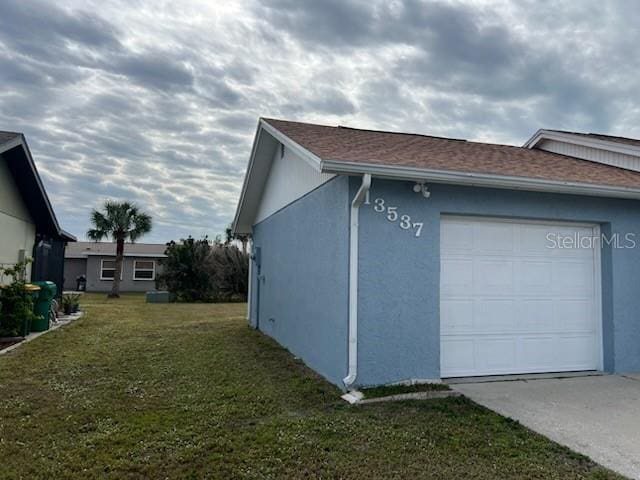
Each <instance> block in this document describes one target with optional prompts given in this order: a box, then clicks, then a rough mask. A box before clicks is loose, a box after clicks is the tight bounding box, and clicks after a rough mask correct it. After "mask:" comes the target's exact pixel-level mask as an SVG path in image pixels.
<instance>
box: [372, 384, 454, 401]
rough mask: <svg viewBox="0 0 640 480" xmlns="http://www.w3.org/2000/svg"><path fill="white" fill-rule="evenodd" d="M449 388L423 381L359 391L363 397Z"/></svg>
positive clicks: (436, 390) (440, 390)
mask: <svg viewBox="0 0 640 480" xmlns="http://www.w3.org/2000/svg"><path fill="white" fill-rule="evenodd" d="M446 390H451V389H450V388H449V386H448V385H446V384H444V383H423V384H418V385H385V386H382V387H368V388H362V389H360V391H361V392H362V393H363V394H364V398H380V397H388V396H391V395H400V394H402V393H417V392H442V391H446Z"/></svg>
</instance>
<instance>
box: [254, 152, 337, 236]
mask: <svg viewBox="0 0 640 480" xmlns="http://www.w3.org/2000/svg"><path fill="white" fill-rule="evenodd" d="M334 176H335V175H333V174H328V173H320V172H319V171H317V170H316V169H315V168H313V167H312V166H311V165H310V164H309V163H307V161H306V160H303V159H302V158H300V157H299V156H298V155H296V154H295V153H294V152H292V151H291V150H289V149H287V148H285V149H284V155H283V154H282V149H281V148H280V147H279V148H276V151H275V154H274V156H273V161H272V163H271V170H270V172H269V176H268V178H267V181H266V183H265V186H264V190H263V193H262V200H261V201H260V206H259V208H258V213H257V215H256V218H255V221H254V224H255V223H258V222H261V221H262V220H264V219H265V218H267V217H269V216H271V215H273V214H274V213H275V212H277V211H278V210H280V209H282V208H284V207H286V206H287V205H289V204H290V203H292V202H294V201H295V200H297V199H299V198H301V197H303V196H304V195H306V194H307V193H309V192H311V191H312V190H315V189H316V188H317V187H319V186H320V185H322V184H323V183H325V182H327V181H328V180H330V179H332V178H333V177H334Z"/></svg>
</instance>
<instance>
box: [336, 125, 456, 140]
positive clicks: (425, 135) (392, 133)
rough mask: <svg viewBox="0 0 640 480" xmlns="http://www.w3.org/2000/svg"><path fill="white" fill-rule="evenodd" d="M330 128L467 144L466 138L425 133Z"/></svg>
mask: <svg viewBox="0 0 640 480" xmlns="http://www.w3.org/2000/svg"><path fill="white" fill-rule="evenodd" d="M331 128H341V129H344V130H357V131H359V132H375V133H388V134H391V135H407V136H411V137H427V138H437V139H438V140H451V141H454V142H468V140H467V139H466V138H452V137H441V136H439V135H429V134H426V133H411V132H394V131H391V130H376V129H373V128H356V127H346V126H344V125H338V126H337V127H331Z"/></svg>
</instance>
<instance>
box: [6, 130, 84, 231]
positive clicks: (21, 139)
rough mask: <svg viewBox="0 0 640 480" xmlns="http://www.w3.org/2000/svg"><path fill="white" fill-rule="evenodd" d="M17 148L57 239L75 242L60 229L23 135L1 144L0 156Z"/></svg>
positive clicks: (20, 134)
mask: <svg viewBox="0 0 640 480" xmlns="http://www.w3.org/2000/svg"><path fill="white" fill-rule="evenodd" d="M18 146H19V147H21V148H22V151H23V153H24V155H25V158H26V159H27V163H28V165H29V169H30V170H31V172H32V173H33V176H34V178H35V181H36V184H37V185H38V191H39V193H40V195H41V197H42V200H43V201H44V204H45V206H46V209H47V213H48V214H49V219H50V220H51V223H52V226H53V227H54V229H55V233H56V234H57V236H58V237H60V238H61V239H62V240H65V241H67V242H75V241H77V239H76V237H75V236H74V235H72V234H70V233H69V232H66V231H65V230H63V229H62V228H61V227H60V224H59V223H58V219H57V217H56V214H55V212H54V211H53V207H52V206H51V201H50V200H49V196H48V195H47V191H46V190H45V188H44V184H43V183H42V178H40V174H39V173H38V169H37V167H36V163H35V161H34V160H33V157H32V156H31V150H30V149H29V145H28V144H27V140H26V139H25V137H24V135H23V134H22V133H19V134H17V136H16V137H14V138H12V139H11V140H9V141H8V142H5V143H3V144H1V145H0V154H2V153H4V152H7V151H9V150H11V149H12V148H15V147H18Z"/></svg>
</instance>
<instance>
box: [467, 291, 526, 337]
mask: <svg viewBox="0 0 640 480" xmlns="http://www.w3.org/2000/svg"><path fill="white" fill-rule="evenodd" d="M516 307H517V306H516V302H514V301H513V300H511V299H504V298H499V299H491V298H486V299H479V300H476V301H475V302H474V311H473V312H472V314H473V322H472V325H473V333H479V334H480V333H502V332H511V331H513V330H516V328H517V324H516V322H517V318H518V316H517V311H516Z"/></svg>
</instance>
